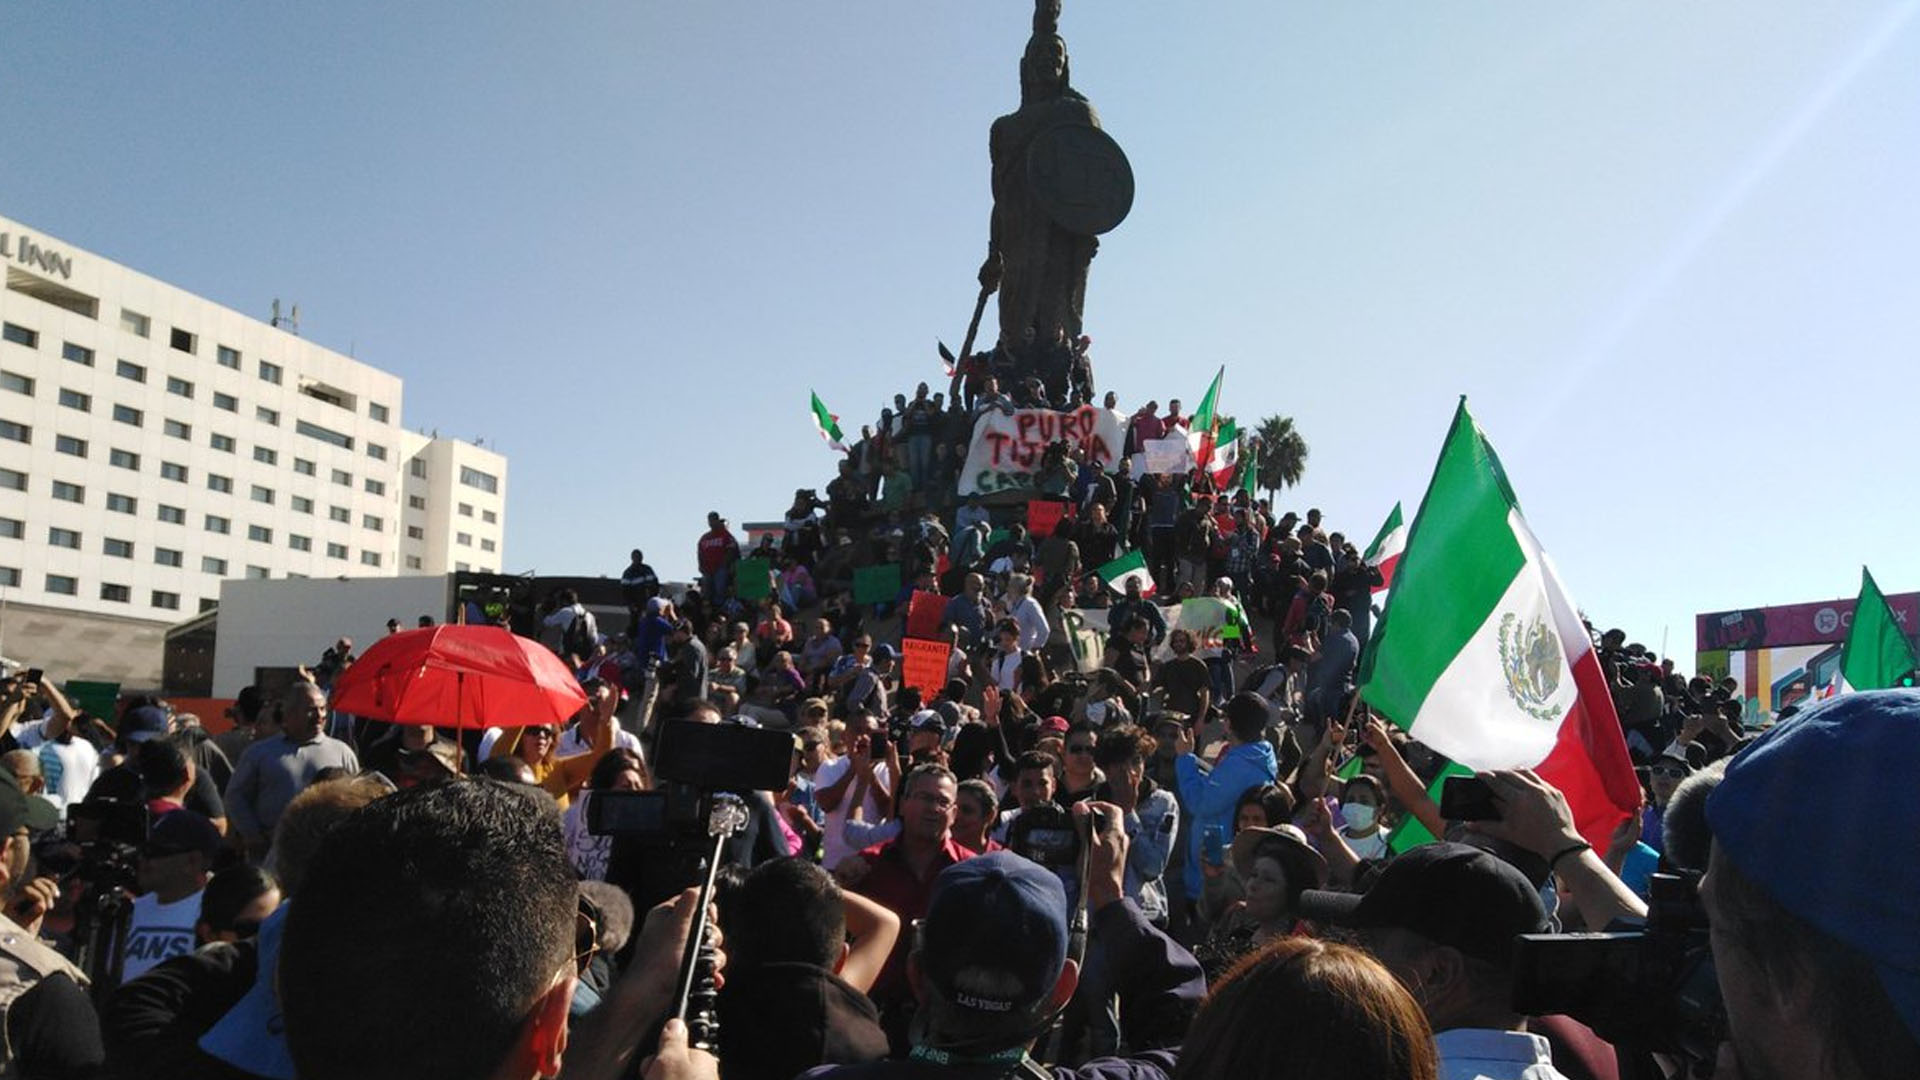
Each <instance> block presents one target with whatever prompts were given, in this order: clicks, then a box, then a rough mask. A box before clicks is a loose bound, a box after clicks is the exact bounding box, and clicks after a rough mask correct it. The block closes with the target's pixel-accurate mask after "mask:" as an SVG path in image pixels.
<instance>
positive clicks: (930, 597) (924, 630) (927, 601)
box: [907, 589, 947, 638]
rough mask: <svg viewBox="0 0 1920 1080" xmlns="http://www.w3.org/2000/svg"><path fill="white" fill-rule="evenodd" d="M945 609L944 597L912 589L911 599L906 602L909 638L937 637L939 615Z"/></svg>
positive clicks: (938, 634) (945, 600) (942, 613)
mask: <svg viewBox="0 0 1920 1080" xmlns="http://www.w3.org/2000/svg"><path fill="white" fill-rule="evenodd" d="M946 611H947V598H946V597H944V596H941V595H940V594H939V593H936V592H926V591H925V590H922V589H915V590H913V599H912V600H909V601H908V602H907V636H908V637H910V638H937V637H939V636H940V617H941V616H942V615H944V614H946Z"/></svg>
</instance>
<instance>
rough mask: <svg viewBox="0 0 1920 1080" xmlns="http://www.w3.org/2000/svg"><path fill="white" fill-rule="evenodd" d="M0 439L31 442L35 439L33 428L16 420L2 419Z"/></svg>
mask: <svg viewBox="0 0 1920 1080" xmlns="http://www.w3.org/2000/svg"><path fill="white" fill-rule="evenodd" d="M0 439H5V440H7V441H8V442H23V443H30V442H32V441H33V429H32V428H31V427H28V426H27V425H25V424H22V423H20V422H18V421H16V420H0Z"/></svg>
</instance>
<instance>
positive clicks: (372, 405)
mask: <svg viewBox="0 0 1920 1080" xmlns="http://www.w3.org/2000/svg"><path fill="white" fill-rule="evenodd" d="M367 419H369V420H371V421H373V422H374V423H376V424H384V423H386V422H387V407H386V406H385V405H382V404H380V403H379V402H377V401H369V402H367Z"/></svg>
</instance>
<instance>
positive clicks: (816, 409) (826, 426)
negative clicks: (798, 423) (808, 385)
mask: <svg viewBox="0 0 1920 1080" xmlns="http://www.w3.org/2000/svg"><path fill="white" fill-rule="evenodd" d="M808 393H810V394H811V393H812V391H808ZM813 426H814V427H815V428H816V429H817V430H818V431H819V432H820V437H821V438H823V439H825V440H827V445H828V446H831V447H833V448H834V449H835V450H838V451H840V452H842V453H845V452H846V449H847V444H846V443H845V441H843V438H842V436H841V434H840V418H839V417H837V416H835V415H833V414H832V413H830V412H828V411H827V406H826V405H825V403H823V402H822V401H821V400H820V395H819V394H813Z"/></svg>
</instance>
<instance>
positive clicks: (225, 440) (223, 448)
mask: <svg viewBox="0 0 1920 1080" xmlns="http://www.w3.org/2000/svg"><path fill="white" fill-rule="evenodd" d="M207 445H208V446H211V447H213V448H214V449H215V450H218V451H220V452H221V453H223V454H231V453H233V447H234V442H233V436H231V435H222V434H220V433H219V432H217V431H216V432H214V433H213V434H212V435H211V436H209V437H208V439H207Z"/></svg>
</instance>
